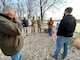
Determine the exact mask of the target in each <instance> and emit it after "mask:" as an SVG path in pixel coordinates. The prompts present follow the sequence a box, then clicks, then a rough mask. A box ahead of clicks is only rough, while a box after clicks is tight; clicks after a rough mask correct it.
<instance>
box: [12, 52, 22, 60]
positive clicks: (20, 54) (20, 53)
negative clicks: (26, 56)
mask: <svg viewBox="0 0 80 60" xmlns="http://www.w3.org/2000/svg"><path fill="white" fill-rule="evenodd" d="M21 57H22V52H19V53H18V54H16V55H13V56H11V59H12V60H20V58H21Z"/></svg>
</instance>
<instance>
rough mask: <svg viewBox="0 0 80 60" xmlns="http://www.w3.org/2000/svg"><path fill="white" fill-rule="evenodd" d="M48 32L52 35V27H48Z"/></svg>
mask: <svg viewBox="0 0 80 60" xmlns="http://www.w3.org/2000/svg"><path fill="white" fill-rule="evenodd" d="M48 33H49V35H50V36H52V28H48Z"/></svg>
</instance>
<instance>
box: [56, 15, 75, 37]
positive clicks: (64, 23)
mask: <svg viewBox="0 0 80 60" xmlns="http://www.w3.org/2000/svg"><path fill="white" fill-rule="evenodd" d="M75 27H76V19H75V18H74V17H73V16H72V15H67V16H64V17H63V19H62V20H61V22H60V25H59V28H58V32H57V35H58V36H65V37H72V36H73V32H74V30H75Z"/></svg>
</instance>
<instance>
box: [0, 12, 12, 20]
mask: <svg viewBox="0 0 80 60" xmlns="http://www.w3.org/2000/svg"><path fill="white" fill-rule="evenodd" d="M0 16H2V17H5V18H7V19H9V20H10V19H12V18H10V17H8V16H6V15H4V14H2V13H0Z"/></svg>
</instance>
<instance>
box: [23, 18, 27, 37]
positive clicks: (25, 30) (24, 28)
mask: <svg viewBox="0 0 80 60" xmlns="http://www.w3.org/2000/svg"><path fill="white" fill-rule="evenodd" d="M22 25H23V36H24V37H26V36H28V35H27V33H28V30H27V27H28V20H27V19H26V17H24V19H23V21H22Z"/></svg>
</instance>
